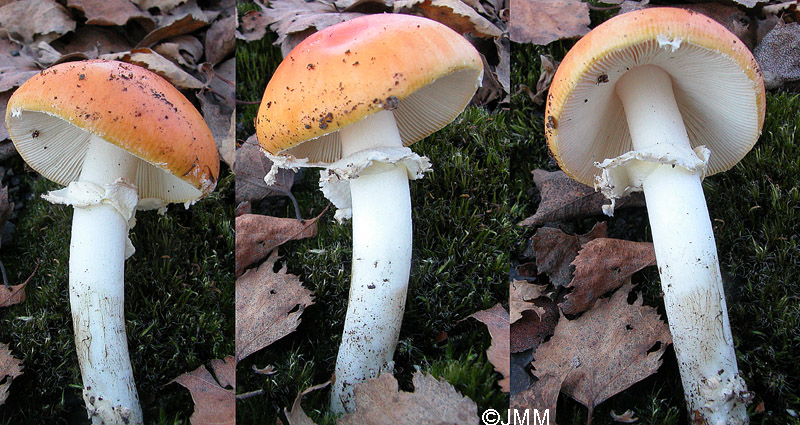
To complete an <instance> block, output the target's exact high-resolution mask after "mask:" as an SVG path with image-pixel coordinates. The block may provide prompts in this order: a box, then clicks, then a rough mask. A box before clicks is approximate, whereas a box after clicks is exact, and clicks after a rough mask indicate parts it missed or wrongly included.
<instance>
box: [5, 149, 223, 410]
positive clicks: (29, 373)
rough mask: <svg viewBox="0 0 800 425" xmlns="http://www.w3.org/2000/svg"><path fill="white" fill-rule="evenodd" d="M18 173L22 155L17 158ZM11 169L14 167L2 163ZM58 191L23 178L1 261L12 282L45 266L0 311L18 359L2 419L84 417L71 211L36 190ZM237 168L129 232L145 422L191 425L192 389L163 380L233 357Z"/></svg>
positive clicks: (133, 350)
mask: <svg viewBox="0 0 800 425" xmlns="http://www.w3.org/2000/svg"><path fill="white" fill-rule="evenodd" d="M12 162H13V164H11V165H12V166H13V169H14V171H15V173H16V174H18V175H19V174H23V173H24V171H23V170H22V163H21V161H20V160H19V159H16V160H14V161H12ZM6 165H7V166H9V165H8V164H6ZM56 187H57V186H56V185H54V184H52V183H50V182H47V181H46V180H44V179H43V178H40V177H37V176H36V175H35V174H25V177H24V180H23V185H22V188H21V189H20V190H21V191H23V192H24V191H27V190H29V189H30V190H32V191H33V197H32V198H31V199H30V200H27V201H25V207H24V208H23V209H22V210H21V213H20V216H19V217H18V219H17V220H15V221H16V226H17V227H16V231H15V234H14V240H13V243H12V244H11V245H9V246H3V249H2V251H0V259H2V261H3V262H4V263H5V265H6V268H7V269H8V271H9V279H10V280H11V282H12V283H21V282H22V281H24V280H25V279H26V278H27V277H28V275H30V274H31V273H32V272H33V269H34V266H35V264H36V263H37V262H38V264H39V269H38V271H36V273H35V274H34V276H33V278H32V279H31V281H30V283H29V284H28V286H27V287H26V292H27V295H28V298H27V300H26V301H25V302H23V303H22V304H19V305H16V306H12V307H8V308H4V309H2V312H0V320H2V325H0V341H3V342H6V343H9V345H10V347H11V350H12V352H13V353H14V355H15V356H16V357H18V358H20V359H22V360H23V363H24V367H25V371H24V375H22V376H21V377H19V378H17V379H15V380H14V382H13V383H12V385H11V388H10V396H9V399H8V401H7V402H6V405H5V406H4V408H3V409H2V410H0V422H2V423H8V424H25V423H30V424H41V423H53V424H56V423H68V422H73V421H74V422H79V423H83V422H85V418H86V411H85V408H84V404H83V400H82V398H81V395H80V392H81V378H80V370H79V368H78V361H77V356H76V354H75V347H74V342H73V332H72V319H71V316H70V311H69V294H68V262H69V239H70V232H71V222H72V208H71V207H67V206H61V205H52V204H50V203H48V202H46V201H44V200H42V199H41V198H40V197H39V195H40V194H42V193H44V192H45V191H47V190H50V189H53V188H56ZM232 203H233V175H232V174H231V173H230V172H229V171H227V169H225V170H224V171H223V175H222V178H221V180H220V182H219V185H218V187H217V190H216V191H215V192H214V193H212V194H211V195H209V196H208V197H207V198H205V199H204V200H201V201H200V202H198V203H197V204H196V205H194V206H193V207H192V208H190V209H188V210H185V209H184V208H183V207H182V206H171V207H170V208H169V211H168V212H167V214H166V215H163V216H160V215H158V214H157V213H156V212H154V211H144V212H139V213H137V215H136V219H137V224H136V226H135V227H134V228H133V229H132V231H131V240H132V241H133V244H134V246H135V247H136V248H137V251H136V253H135V254H134V255H133V256H132V257H131V258H130V259H128V261H127V262H126V268H125V269H126V270H125V294H126V297H125V317H126V327H127V334H128V344H129V347H130V354H131V361H132V363H133V368H134V377H135V380H136V384H137V388H138V391H139V397H140V399H141V401H142V404H143V409H144V411H145V418H146V419H147V420H148V421H149V422H151V423H152V422H156V421H158V423H181V421H182V422H183V423H188V418H189V416H190V415H191V413H192V411H193V408H194V407H193V403H192V400H191V397H190V396H189V392H188V391H187V390H185V389H183V388H182V387H180V386H179V385H177V384H171V385H167V384H168V383H169V382H170V381H171V380H172V379H174V378H176V377H177V376H178V375H180V374H181V373H184V372H188V371H191V370H194V369H195V368H197V367H198V366H200V365H201V364H204V363H207V362H208V361H210V360H212V359H215V358H222V357H225V356H226V355H229V354H232V353H233V301H234V291H233V272H232V270H233V245H234V244H233V239H234V236H233V222H232V218H231V217H232V216H233V211H232Z"/></svg>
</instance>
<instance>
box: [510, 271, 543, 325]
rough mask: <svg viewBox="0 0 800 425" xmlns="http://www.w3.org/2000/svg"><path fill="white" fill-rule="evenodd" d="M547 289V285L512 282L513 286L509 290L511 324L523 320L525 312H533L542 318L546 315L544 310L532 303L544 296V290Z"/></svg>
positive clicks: (519, 281)
mask: <svg viewBox="0 0 800 425" xmlns="http://www.w3.org/2000/svg"><path fill="white" fill-rule="evenodd" d="M546 288H547V286H545V285H537V284H535V283H528V282H525V281H523V280H515V281H513V282H511V286H510V288H509V290H508V309H509V313H510V322H511V323H514V322H516V321H517V320H519V319H521V318H522V312H524V311H533V312H535V313H536V315H538V316H539V318H541V317H542V316H543V315H544V313H545V311H544V309H543V308H542V307H539V306H537V305H536V304H534V303H533V302H532V301H533V300H535V299H537V298H539V297H542V296H544V290H545V289H546Z"/></svg>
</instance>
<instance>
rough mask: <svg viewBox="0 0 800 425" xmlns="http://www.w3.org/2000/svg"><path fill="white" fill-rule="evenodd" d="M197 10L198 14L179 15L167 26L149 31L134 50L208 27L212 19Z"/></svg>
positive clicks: (163, 25)
mask: <svg viewBox="0 0 800 425" xmlns="http://www.w3.org/2000/svg"><path fill="white" fill-rule="evenodd" d="M197 10H198V12H195V13H189V14H187V15H179V16H181V17H180V18H179V19H175V20H172V21H171V22H169V23H167V24H162V26H161V27H159V28H156V29H154V30H153V31H150V33H149V34H147V35H146V36H145V37H144V38H143V39H142V41H140V42H139V43H138V44H137V45H136V48H140V47H150V46H152V45H154V44H156V43H158V42H159V41H161V40H166V39H168V38H172V37H177V36H179V35H184V34H189V33H190V32H192V31H196V30H198V29H200V28H203V27H205V26H208V25H210V24H211V20H212V19H210V18H209V16H207V15H206V14H204V13H203V12H202V11H201V10H200V9H197Z"/></svg>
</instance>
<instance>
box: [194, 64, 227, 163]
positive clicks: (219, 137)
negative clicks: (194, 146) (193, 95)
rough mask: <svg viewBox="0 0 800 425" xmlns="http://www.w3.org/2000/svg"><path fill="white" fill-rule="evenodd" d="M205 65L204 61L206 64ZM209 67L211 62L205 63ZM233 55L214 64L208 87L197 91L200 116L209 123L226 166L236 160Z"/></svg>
mask: <svg viewBox="0 0 800 425" xmlns="http://www.w3.org/2000/svg"><path fill="white" fill-rule="evenodd" d="M205 65H207V64H205ZM208 66H209V67H210V65H208ZM235 79H236V59H235V58H230V59H228V60H227V61H225V62H223V63H222V64H220V65H218V66H217V67H215V68H214V71H213V77H212V78H211V83H210V84H209V87H210V89H211V90H207V91H204V92H202V93H200V94H198V96H197V98H198V99H199V100H200V106H201V109H202V111H203V118H205V120H206V122H207V123H208V127H209V128H210V129H211V133H212V134H213V135H214V140H215V141H216V143H217V150H218V151H219V154H220V157H221V158H222V160H223V161H225V163H226V164H228V166H229V167H234V162H235V160H236V117H235V116H234V112H235V109H236V105H235V103H234V99H235V96H236V95H235V87H234V85H233V84H232V82H233V81H235Z"/></svg>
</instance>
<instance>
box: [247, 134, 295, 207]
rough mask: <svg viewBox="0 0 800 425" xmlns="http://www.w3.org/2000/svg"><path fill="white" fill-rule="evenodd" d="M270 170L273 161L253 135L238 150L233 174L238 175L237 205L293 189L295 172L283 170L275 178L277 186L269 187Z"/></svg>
mask: <svg viewBox="0 0 800 425" xmlns="http://www.w3.org/2000/svg"><path fill="white" fill-rule="evenodd" d="M270 169H272V161H270V159H269V158H267V156H266V155H264V152H263V151H262V150H261V146H260V145H259V144H258V140H257V138H256V135H255V134H253V135H252V136H250V137H248V138H247V140H245V142H244V144H242V146H241V147H240V148H239V149H237V150H236V163H235V164H234V165H233V173H234V174H235V175H236V204H237V205H238V204H240V203H242V202H245V201H250V202H253V201H258V200H261V199H264V198H266V197H267V196H271V195H277V194H282V193H283V192H288V191H289V190H291V189H292V183H294V174H295V173H294V171H292V170H290V169H286V168H281V169H280V170H279V171H278V175H277V176H276V177H275V185H273V186H267V183H265V182H264V176H266V175H267V173H268V172H269V170H270ZM275 189H278V190H275Z"/></svg>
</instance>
